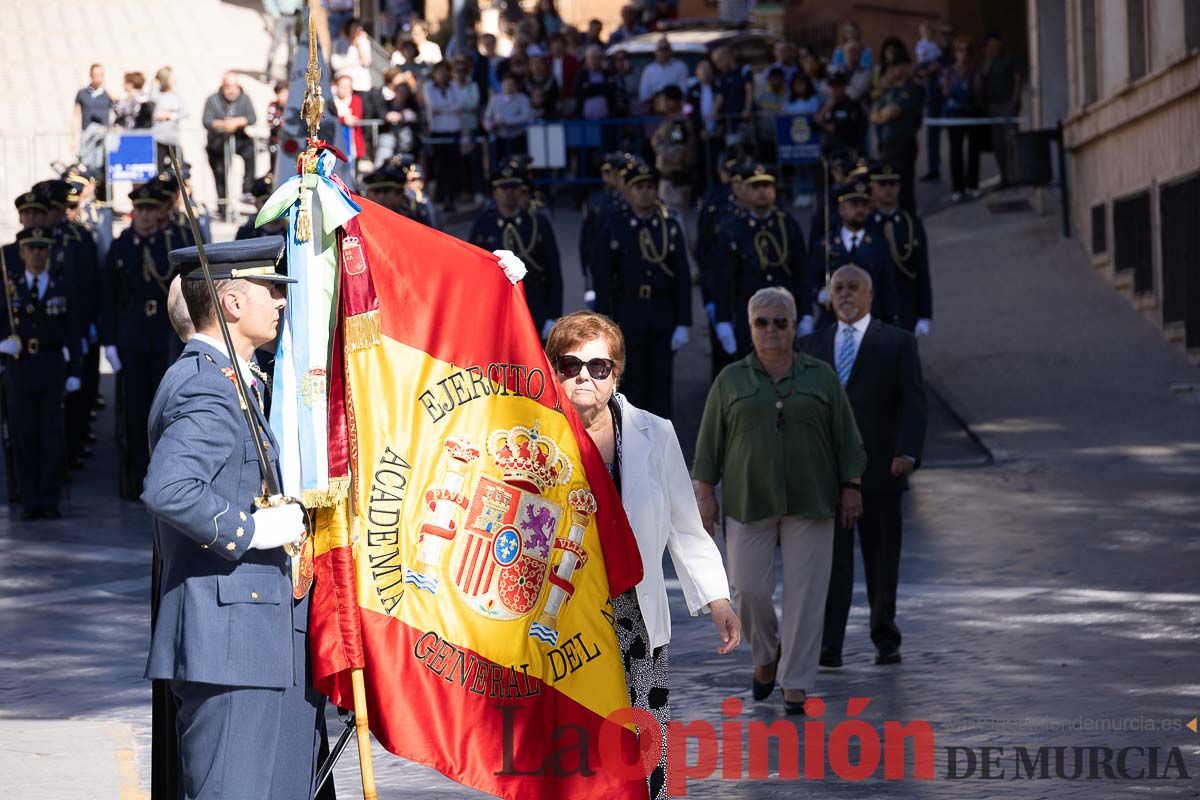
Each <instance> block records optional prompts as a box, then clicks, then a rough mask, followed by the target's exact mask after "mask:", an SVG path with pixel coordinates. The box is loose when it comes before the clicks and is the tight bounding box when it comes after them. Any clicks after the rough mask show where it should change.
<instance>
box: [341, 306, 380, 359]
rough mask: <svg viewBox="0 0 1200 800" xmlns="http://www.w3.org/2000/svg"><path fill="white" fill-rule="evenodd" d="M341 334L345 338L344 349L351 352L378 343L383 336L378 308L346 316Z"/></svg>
mask: <svg viewBox="0 0 1200 800" xmlns="http://www.w3.org/2000/svg"><path fill="white" fill-rule="evenodd" d="M343 336H345V340H346V350H347V352H351V353H353V352H356V351H358V350H366V349H367V348H369V347H374V346H375V345H377V344H379V342H380V340H381V338H382V336H383V334H382V333H381V332H380V323H379V309H374V310H372V311H368V312H366V313H364V314H355V315H354V316H351V317H346V327H345V329H344V330H343Z"/></svg>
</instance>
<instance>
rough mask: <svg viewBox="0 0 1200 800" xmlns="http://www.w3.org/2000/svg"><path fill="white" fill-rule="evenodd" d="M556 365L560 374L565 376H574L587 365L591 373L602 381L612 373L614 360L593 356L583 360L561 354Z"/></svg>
mask: <svg viewBox="0 0 1200 800" xmlns="http://www.w3.org/2000/svg"><path fill="white" fill-rule="evenodd" d="M555 366H556V367H557V369H558V374H559V375H561V376H563V377H564V378H574V377H575V376H576V375H578V374H579V370H581V369H583V368H584V367H587V371H588V374H589V375H591V376H592V377H593V378H595V379H596V380H598V381H602V380H604V379H605V378H607V377H608V376H609V375H611V374H612V368H613V361H612V359H611V358H593V359H591V360H589V361H583V360H582V359H580V358H577V357H576V356H559V357H558V361H557V362H556V364H555Z"/></svg>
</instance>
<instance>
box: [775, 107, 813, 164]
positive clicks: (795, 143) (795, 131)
mask: <svg viewBox="0 0 1200 800" xmlns="http://www.w3.org/2000/svg"><path fill="white" fill-rule="evenodd" d="M775 134H776V138H777V140H778V141H779V163H780V164H815V163H816V162H817V161H819V160H820V159H821V133H820V131H819V130H817V127H816V126H815V125H814V124H813V118H812V116H811V115H809V114H797V115H795V116H783V117H776V118H775Z"/></svg>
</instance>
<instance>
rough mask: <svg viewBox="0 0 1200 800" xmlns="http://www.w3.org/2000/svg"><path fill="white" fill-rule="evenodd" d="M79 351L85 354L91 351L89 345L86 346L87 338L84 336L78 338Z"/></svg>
mask: <svg viewBox="0 0 1200 800" xmlns="http://www.w3.org/2000/svg"><path fill="white" fill-rule="evenodd" d="M79 352H80V353H82V354H83V355H85V356H86V355H87V354H88V353H90V352H91V347H89V346H88V340H87V337H86V336H84V337H83V338H82V339H80V340H79Z"/></svg>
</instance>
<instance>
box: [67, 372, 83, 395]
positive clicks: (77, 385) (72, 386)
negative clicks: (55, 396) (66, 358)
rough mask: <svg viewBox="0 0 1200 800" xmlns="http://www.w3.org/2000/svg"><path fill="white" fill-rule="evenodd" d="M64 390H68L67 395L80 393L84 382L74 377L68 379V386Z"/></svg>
mask: <svg viewBox="0 0 1200 800" xmlns="http://www.w3.org/2000/svg"><path fill="white" fill-rule="evenodd" d="M63 388H64V389H65V390H66V392H67V394H71V393H72V392H78V391H79V390H80V389H81V388H83V381H81V380H79V378H76V377H75V376H74V375H72V376H71V377H69V378H67V384H66V386H64V387H63Z"/></svg>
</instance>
